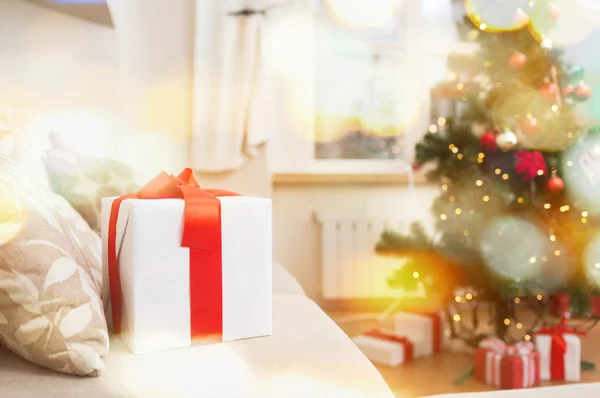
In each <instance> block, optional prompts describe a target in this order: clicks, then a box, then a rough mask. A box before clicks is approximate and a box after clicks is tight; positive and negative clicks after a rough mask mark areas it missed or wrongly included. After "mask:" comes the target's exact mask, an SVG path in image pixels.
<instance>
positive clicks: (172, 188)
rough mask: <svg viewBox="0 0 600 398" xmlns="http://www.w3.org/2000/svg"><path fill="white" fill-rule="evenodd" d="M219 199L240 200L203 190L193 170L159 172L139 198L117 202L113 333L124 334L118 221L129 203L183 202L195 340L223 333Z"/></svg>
mask: <svg viewBox="0 0 600 398" xmlns="http://www.w3.org/2000/svg"><path fill="white" fill-rule="evenodd" d="M217 196H238V194H237V193H234V192H229V191H223V190H218V189H201V188H200V186H199V185H198V182H197V181H196V179H195V178H194V173H193V171H192V170H191V169H189V168H186V169H184V170H183V171H182V172H181V174H179V175H178V176H177V177H175V176H174V175H172V174H171V175H169V174H167V173H165V172H161V173H160V174H158V175H157V176H156V177H154V178H153V179H152V180H151V181H150V182H148V183H147V184H146V185H145V186H144V187H142V189H141V190H140V191H139V192H138V193H137V194H135V195H125V196H121V197H120V198H117V199H115V201H114V202H113V203H112V207H111V211H110V220H109V224H108V274H109V281H110V296H111V302H112V317H113V330H114V332H115V333H117V334H119V333H121V327H122V325H121V321H122V319H121V318H122V292H121V283H120V270H119V262H118V258H117V251H116V242H117V220H118V217H119V209H120V207H121V203H122V202H123V201H124V200H126V199H167V198H183V200H184V201H185V209H184V224H183V236H182V238H181V246H182V247H189V249H190V320H191V331H190V332H191V336H192V337H200V336H205V335H221V334H222V332H223V301H222V289H223V284H222V269H221V266H222V264H221V263H222V258H221V202H220V201H219V199H217Z"/></svg>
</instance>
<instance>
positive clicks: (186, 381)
mask: <svg viewBox="0 0 600 398" xmlns="http://www.w3.org/2000/svg"><path fill="white" fill-rule="evenodd" d="M273 323H274V324H273V335H272V336H269V337H264V338H257V339H248V340H241V341H233V342H229V343H224V344H214V345H205V346H196V347H192V348H187V349H181V350H172V351H165V352H159V353H153V354H145V355H133V354H131V353H130V352H129V350H128V349H127V347H125V345H124V344H123V343H122V342H121V341H120V340H119V338H118V337H116V336H111V350H110V355H109V356H108V357H107V358H105V362H106V372H105V374H104V375H102V376H100V377H89V378H81V377H76V376H69V375H65V374H59V373H55V372H52V371H50V370H46V369H44V368H41V367H39V366H37V365H34V364H31V363H29V362H27V361H25V360H23V359H21V358H19V357H17V356H16V355H14V354H13V353H12V352H10V351H8V350H6V349H5V348H2V347H0V397H2V398H38V397H40V398H54V397H56V398H124V397H127V398H133V397H136V398H137V397H144V398H145V397H149V398H159V397H160V398H163V397H164V398H167V397H168V398H188V397H190V398H191V397H194V398H196V397H207V398H212V397H235V398H238V397H239V398H243V397H260V398H263V397H267V398H268V397H310V398H313V397H325V398H330V397H331V398H336V397H340V398H346V397H347V398H355V397H356V398H358V397H369V398H371V397H373V398H379V397H386V398H392V397H394V394H393V393H392V392H391V391H390V389H389V388H388V386H387V385H386V383H385V381H384V380H383V378H382V377H381V375H380V374H379V372H378V371H377V369H376V368H375V367H374V366H373V365H372V364H371V363H370V362H369V361H368V359H367V358H366V357H365V356H364V355H363V354H362V353H361V352H360V351H359V350H358V349H357V348H356V347H355V346H354V344H353V343H352V341H351V340H350V338H349V337H348V336H346V335H345V334H344V332H342V330H341V329H340V328H339V327H338V326H337V325H336V324H335V323H334V322H333V321H332V320H331V319H330V318H329V317H328V316H327V315H326V314H325V313H324V312H323V311H322V310H321V309H320V308H319V307H318V306H317V305H316V304H315V303H314V302H313V301H312V300H310V299H309V298H308V297H306V296H305V295H304V292H303V290H302V287H301V286H300V284H299V283H298V282H297V281H296V280H295V279H294V277H293V276H292V275H291V274H290V273H289V272H288V271H287V270H286V269H285V268H284V267H282V266H281V265H279V264H274V265H273ZM573 396H580V397H596V396H600V383H593V384H573V385H563V386H556V387H545V388H536V389H526V390H517V391H515V390H509V391H494V392H487V393H473V394H451V395H443V396H438V397H443V398H533V397H544V398H570V397H573Z"/></svg>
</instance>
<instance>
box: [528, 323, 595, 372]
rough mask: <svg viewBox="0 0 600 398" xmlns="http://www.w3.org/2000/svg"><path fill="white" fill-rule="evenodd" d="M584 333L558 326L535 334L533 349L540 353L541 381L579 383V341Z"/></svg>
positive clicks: (563, 324)
mask: <svg viewBox="0 0 600 398" xmlns="http://www.w3.org/2000/svg"><path fill="white" fill-rule="evenodd" d="M579 335H585V333H584V332H582V331H579V330H575V329H573V328H570V327H568V326H566V319H565V318H563V320H562V322H561V324H560V325H558V326H555V327H551V328H542V329H540V330H538V331H537V332H536V333H535V337H534V341H535V347H536V349H537V350H538V351H539V352H540V361H541V362H540V378H541V379H542V380H565V381H579V380H580V379H581V339H580V338H579Z"/></svg>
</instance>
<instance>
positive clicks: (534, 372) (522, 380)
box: [475, 338, 540, 389]
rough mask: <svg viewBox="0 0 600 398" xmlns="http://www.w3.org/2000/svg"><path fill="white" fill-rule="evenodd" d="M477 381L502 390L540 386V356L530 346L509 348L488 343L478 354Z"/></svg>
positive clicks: (490, 340)
mask: <svg viewBox="0 0 600 398" xmlns="http://www.w3.org/2000/svg"><path fill="white" fill-rule="evenodd" d="M475 379H476V380H479V381H481V382H484V383H486V384H490V385H493V386H496V387H499V388H502V389H514V388H526V387H532V386H536V385H538V384H539V382H540V356H539V353H538V352H537V351H535V348H534V346H533V343H530V342H526V341H524V342H520V343H517V344H514V345H507V344H506V343H504V342H503V341H502V340H499V339H496V338H487V339H484V340H483V341H482V342H481V343H480V344H479V348H478V349H477V350H476V351H475Z"/></svg>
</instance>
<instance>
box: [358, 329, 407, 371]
mask: <svg viewBox="0 0 600 398" xmlns="http://www.w3.org/2000/svg"><path fill="white" fill-rule="evenodd" d="M352 341H354V344H356V346H357V347H358V348H359V349H360V350H361V351H362V353H363V354H365V356H366V357H367V358H369V360H370V361H371V362H374V363H378V364H381V365H387V366H391V367H394V366H398V365H400V364H402V363H404V362H406V361H408V360H411V359H412V358H411V357H410V354H409V355H408V356H407V355H406V354H407V352H406V346H405V344H402V343H399V342H395V341H389V340H384V339H380V338H377V337H374V336H367V335H359V336H356V337H354V338H353V339H352Z"/></svg>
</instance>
